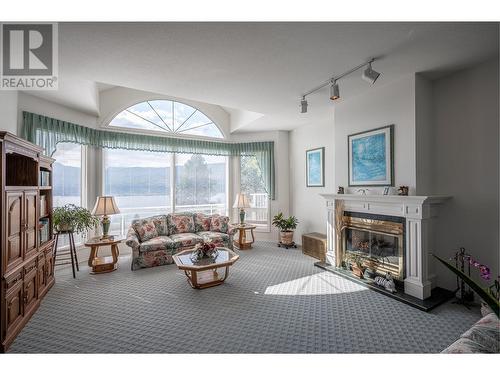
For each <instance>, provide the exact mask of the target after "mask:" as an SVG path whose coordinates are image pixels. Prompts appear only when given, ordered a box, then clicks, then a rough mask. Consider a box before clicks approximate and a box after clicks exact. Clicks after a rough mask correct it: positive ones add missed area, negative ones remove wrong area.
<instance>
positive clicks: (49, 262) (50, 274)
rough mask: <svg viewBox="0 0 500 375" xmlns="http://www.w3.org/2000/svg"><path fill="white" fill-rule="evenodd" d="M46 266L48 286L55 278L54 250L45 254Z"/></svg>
mask: <svg viewBox="0 0 500 375" xmlns="http://www.w3.org/2000/svg"><path fill="white" fill-rule="evenodd" d="M45 266H46V267H47V281H46V282H47V285H48V284H49V283H50V282H51V281H52V279H53V278H54V255H53V253H52V249H50V250H48V251H47V252H46V253H45Z"/></svg>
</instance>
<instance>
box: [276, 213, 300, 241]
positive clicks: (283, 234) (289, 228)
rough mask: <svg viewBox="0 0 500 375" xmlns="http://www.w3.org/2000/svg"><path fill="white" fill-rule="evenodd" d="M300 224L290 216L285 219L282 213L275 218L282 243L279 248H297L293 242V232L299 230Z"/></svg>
mask: <svg viewBox="0 0 500 375" xmlns="http://www.w3.org/2000/svg"><path fill="white" fill-rule="evenodd" d="M298 223H299V221H298V220H297V218H296V217H295V216H290V217H288V218H287V219H285V218H284V217H283V213H282V212H280V213H278V214H277V215H276V216H274V217H273V225H274V226H275V227H276V228H278V229H279V230H280V241H279V243H278V247H281V246H283V247H284V248H286V249H288V248H290V247H295V248H296V247H297V245H296V244H295V242H294V241H293V230H294V229H295V228H297V224H298Z"/></svg>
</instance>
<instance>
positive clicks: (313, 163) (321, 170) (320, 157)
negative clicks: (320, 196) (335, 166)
mask: <svg viewBox="0 0 500 375" xmlns="http://www.w3.org/2000/svg"><path fill="white" fill-rule="evenodd" d="M306 186H307V187H322V186H325V148H324V147H320V148H314V149H312V150H307V151H306Z"/></svg>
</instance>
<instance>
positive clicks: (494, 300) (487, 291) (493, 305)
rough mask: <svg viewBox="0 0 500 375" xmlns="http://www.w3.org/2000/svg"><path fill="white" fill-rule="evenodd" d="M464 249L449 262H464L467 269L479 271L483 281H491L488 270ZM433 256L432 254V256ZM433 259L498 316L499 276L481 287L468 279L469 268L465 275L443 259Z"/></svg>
mask: <svg viewBox="0 0 500 375" xmlns="http://www.w3.org/2000/svg"><path fill="white" fill-rule="evenodd" d="M464 250H465V249H461V251H460V252H459V253H457V255H456V256H455V257H454V258H451V260H455V261H457V260H458V261H462V260H463V261H464V263H467V264H468V265H469V267H473V268H477V269H478V270H479V276H480V277H481V279H482V280H483V281H486V282H487V281H490V280H491V271H490V268H489V267H488V266H486V265H484V264H481V263H480V262H479V261H477V260H476V259H474V258H473V257H472V256H471V255H469V254H466V253H465V251H464ZM433 255H434V254H433ZM434 257H435V258H436V259H437V260H438V261H439V262H441V263H442V264H444V265H445V266H446V267H447V268H448V269H449V270H450V271H452V272H453V273H454V274H455V275H457V276H458V277H459V278H460V279H461V280H463V281H464V282H465V283H466V284H467V285H468V286H469V287H470V288H471V289H472V290H473V291H474V292H476V293H477V294H478V295H479V297H481V299H482V300H483V301H484V303H486V304H487V305H488V306H489V308H490V309H491V310H493V312H494V313H495V314H496V315H497V316H499V298H500V276H499V277H497V279H496V280H494V282H493V284H491V285H489V286H487V287H483V286H482V285H480V284H479V283H477V282H476V281H474V280H473V279H472V278H471V277H470V268H469V272H468V273H469V274H466V273H465V272H464V271H462V270H461V269H459V268H458V267H456V266H454V265H452V264H450V263H449V262H447V261H445V260H444V259H441V258H440V257H438V256H437V255H434Z"/></svg>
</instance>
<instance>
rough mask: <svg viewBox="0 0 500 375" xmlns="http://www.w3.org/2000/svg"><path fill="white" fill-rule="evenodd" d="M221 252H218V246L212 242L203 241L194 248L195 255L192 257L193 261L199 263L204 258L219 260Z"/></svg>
mask: <svg viewBox="0 0 500 375" xmlns="http://www.w3.org/2000/svg"><path fill="white" fill-rule="evenodd" d="M218 254H219V252H218V251H217V246H216V244H215V243H214V242H212V241H211V240H207V241H203V242H201V243H199V244H197V245H196V246H195V247H194V250H193V254H192V255H191V260H193V261H195V262H196V261H198V260H201V259H203V258H212V259H215V258H217V255H218Z"/></svg>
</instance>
